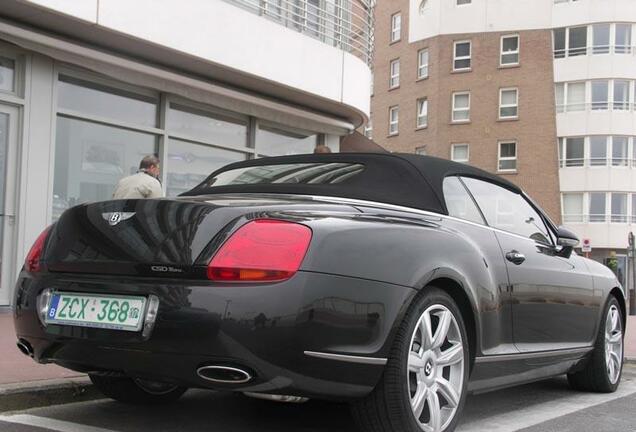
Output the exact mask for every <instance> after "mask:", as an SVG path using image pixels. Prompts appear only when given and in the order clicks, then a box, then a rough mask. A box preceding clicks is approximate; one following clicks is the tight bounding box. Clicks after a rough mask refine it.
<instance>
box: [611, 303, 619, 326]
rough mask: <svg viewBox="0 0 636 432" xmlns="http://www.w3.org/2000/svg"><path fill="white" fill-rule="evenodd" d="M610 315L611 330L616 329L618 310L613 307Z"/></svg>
mask: <svg viewBox="0 0 636 432" xmlns="http://www.w3.org/2000/svg"><path fill="white" fill-rule="evenodd" d="M610 314H611V316H612V330H616V329H618V311H617V310H616V309H614V308H612V309H611V310H610Z"/></svg>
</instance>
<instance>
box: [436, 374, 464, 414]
mask: <svg viewBox="0 0 636 432" xmlns="http://www.w3.org/2000/svg"><path fill="white" fill-rule="evenodd" d="M436 382H437V386H438V389H439V392H440V393H441V395H442V396H444V399H446V402H448V407H449V408H456V407H457V405H458V404H459V395H458V394H457V392H456V391H455V389H454V388H453V385H452V384H451V383H450V382H449V381H448V380H446V379H444V378H438V379H437V380H436Z"/></svg>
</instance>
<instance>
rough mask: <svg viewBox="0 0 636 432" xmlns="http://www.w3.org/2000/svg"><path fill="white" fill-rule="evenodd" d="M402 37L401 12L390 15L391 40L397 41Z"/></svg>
mask: <svg viewBox="0 0 636 432" xmlns="http://www.w3.org/2000/svg"><path fill="white" fill-rule="evenodd" d="M401 38H402V14H401V13H396V14H394V15H391V42H397V41H399V40H400V39H401Z"/></svg>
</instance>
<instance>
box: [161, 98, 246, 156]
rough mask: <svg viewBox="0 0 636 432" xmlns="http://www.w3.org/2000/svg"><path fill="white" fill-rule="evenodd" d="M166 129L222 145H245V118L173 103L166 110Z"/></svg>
mask: <svg viewBox="0 0 636 432" xmlns="http://www.w3.org/2000/svg"><path fill="white" fill-rule="evenodd" d="M167 129H168V131H169V133H174V134H179V135H183V136H186V137H191V138H198V139H201V140H204V141H206V142H210V143H214V144H218V145H222V146H230V147H247V120H241V119H238V118H232V117H230V116H224V115H218V114H214V115H212V114H208V113H204V112H201V111H197V110H192V109H189V108H184V107H180V106H174V105H173V106H171V109H170V111H169V112H168V120H167Z"/></svg>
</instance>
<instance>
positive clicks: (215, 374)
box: [197, 365, 252, 384]
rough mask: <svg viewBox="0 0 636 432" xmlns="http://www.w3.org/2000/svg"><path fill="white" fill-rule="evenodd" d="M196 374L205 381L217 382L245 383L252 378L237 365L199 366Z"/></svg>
mask: <svg viewBox="0 0 636 432" xmlns="http://www.w3.org/2000/svg"><path fill="white" fill-rule="evenodd" d="M197 375H199V377H201V378H203V379H204V380H206V381H210V382H213V383H217V384H245V383H247V382H249V381H251V380H252V375H251V374H250V373H249V372H247V371H246V370H244V369H241V368H240V367H237V366H220V365H211V366H201V367H200V368H199V369H197Z"/></svg>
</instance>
